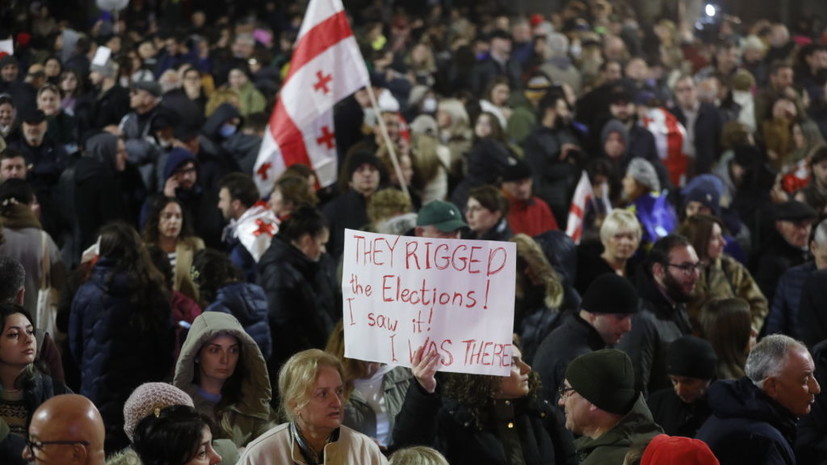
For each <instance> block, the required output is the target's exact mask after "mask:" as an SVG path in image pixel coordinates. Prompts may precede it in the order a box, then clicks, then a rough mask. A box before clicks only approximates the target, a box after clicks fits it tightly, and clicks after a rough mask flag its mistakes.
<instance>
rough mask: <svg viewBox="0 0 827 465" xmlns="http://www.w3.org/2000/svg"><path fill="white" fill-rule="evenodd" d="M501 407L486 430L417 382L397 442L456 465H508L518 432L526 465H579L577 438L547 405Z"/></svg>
mask: <svg viewBox="0 0 827 465" xmlns="http://www.w3.org/2000/svg"><path fill="white" fill-rule="evenodd" d="M499 407H500V408H495V410H497V413H494V412H492V415H491V416H492V418H491V419H490V420H489V421H487V422H485V423H484V424H483V425H482V427H480V426H478V425H477V422H476V421H475V418H474V416H473V414H472V413H471V411H470V410H469V409H468V408H466V407H464V406H462V405H461V404H458V403H457V402H456V401H453V400H451V399H447V398H446V399H444V401H443V398H442V397H441V396H440V395H439V394H428V393H426V392H425V391H424V390H423V389H422V388H421V387H420V386H419V383H417V382H411V386H410V388H408V394H407V396H406V397H405V403H404V404H403V406H402V410H401V411H400V412H399V414H398V415H397V416H396V423H395V425H394V428H393V442H394V444H395V445H397V446H399V447H405V446H412V445H425V446H430V447H434V448H435V449H437V450H439V451H440V452H442V453H443V454H444V455H445V458H446V459H448V462H449V463H450V464H451V465H506V464H508V463H510V461H509V459H508V457H507V456H506V448H505V446H504V440H506V441H507V440H508V439H509V438H510V439H515V437H514V436H512V434H514V431H515V429H516V439H517V440H519V443H520V446H521V448H522V452H523V457H524V459H525V464H526V465H539V464H569V465H573V464H575V463H576V460H575V453H574V444H573V442H572V436H571V433H569V432H568V431H567V430H566V429H565V427H564V426H563V421H562V418H561V417H562V416H561V415H560V413H559V412H558V411H557V410H556V409H554V408H552V407H551V405H549V404H548V403H547V402H539V401H534V400H531V399H529V398H521V399H517V400H514V401H500V405H499ZM512 407H513V408H512Z"/></svg>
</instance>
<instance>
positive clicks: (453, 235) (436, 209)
mask: <svg viewBox="0 0 827 465" xmlns="http://www.w3.org/2000/svg"><path fill="white" fill-rule="evenodd" d="M467 227H468V225H467V224H466V223H465V221H463V220H462V213H460V211H459V208H457V206H456V205H454V204H452V203H450V202H444V201H442V200H434V201H431V202H428V203H427V204H425V205H424V206H423V207H422V208H420V209H419V215H418V216H417V218H416V229H415V230H414V234H416V237H432V238H438V239H459V238H460V234H461V233H462V228H467Z"/></svg>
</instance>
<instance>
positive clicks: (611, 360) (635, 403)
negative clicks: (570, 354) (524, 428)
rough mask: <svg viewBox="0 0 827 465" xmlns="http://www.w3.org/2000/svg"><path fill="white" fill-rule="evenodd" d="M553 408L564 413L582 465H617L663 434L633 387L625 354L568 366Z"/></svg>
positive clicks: (606, 353)
mask: <svg viewBox="0 0 827 465" xmlns="http://www.w3.org/2000/svg"><path fill="white" fill-rule="evenodd" d="M559 392H560V400H558V401H557V405H559V406H560V407H562V408H563V410H564V412H565V414H566V429H568V430H569V431H571V432H572V433H574V434H576V435H578V436H580V437H579V438H577V439H576V440H575V441H574V446H575V448H576V449H577V458H578V462H579V463H580V465H598V464H599V465H620V464H621V463H624V462H623V457H624V456H625V455H626V452H628V450H629V446H631V445H632V444H645V443H647V442H649V441H650V440H651V439H652V438H653V437H655V436H656V435H658V434H660V433H661V432H662V431H661V429H660V427H659V426H658V425H656V424H655V421H654V420H653V419H652V414H651V413H650V412H649V408H648V407H647V406H646V401H645V399H644V398H643V395H642V394H641V393H640V391H639V390H638V389H637V388H636V387H635V374H634V372H633V369H632V362H631V360H629V357H628V356H626V354H624V353H623V352H621V351H619V350H615V349H602V350H597V351H595V352H590V353H588V354H585V355H581V356H579V357H577V358H576V359H574V360H572V362H571V363H569V366H568V368H566V373H565V380H564V381H563V384H562V385H561V386H560V390H559Z"/></svg>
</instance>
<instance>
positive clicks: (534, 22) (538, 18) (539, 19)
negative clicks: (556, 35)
mask: <svg viewBox="0 0 827 465" xmlns="http://www.w3.org/2000/svg"><path fill="white" fill-rule="evenodd" d="M545 20H546V19H545V18H543V15H541V14H540V13H534V14H533V15H531V18H529V20H528V22H529V24H531V27H537V26H538V25H540V24H542V23H543V22H544V21H545Z"/></svg>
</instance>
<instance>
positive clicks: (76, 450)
mask: <svg viewBox="0 0 827 465" xmlns="http://www.w3.org/2000/svg"><path fill="white" fill-rule="evenodd" d="M88 455H89V452H88V451H87V450H86V447H84V446H83V445H82V444H72V457H71V463H72V464H79V465H83V464H85V463H86V458H87V456H88Z"/></svg>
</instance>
